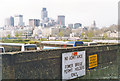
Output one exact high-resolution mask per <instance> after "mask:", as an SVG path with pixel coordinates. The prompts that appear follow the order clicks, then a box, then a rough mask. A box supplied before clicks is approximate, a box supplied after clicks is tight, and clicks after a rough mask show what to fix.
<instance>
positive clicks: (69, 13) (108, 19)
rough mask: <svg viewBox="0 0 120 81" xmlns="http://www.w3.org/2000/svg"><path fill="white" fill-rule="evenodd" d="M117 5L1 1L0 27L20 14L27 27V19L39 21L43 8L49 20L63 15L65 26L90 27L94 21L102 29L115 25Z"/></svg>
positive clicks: (92, 0) (75, 0)
mask: <svg viewBox="0 0 120 81" xmlns="http://www.w3.org/2000/svg"><path fill="white" fill-rule="evenodd" d="M7 3H8V4H7ZM22 3H23V4H22ZM93 4H94V5H93ZM71 5H73V6H71ZM117 5H118V0H109V1H108V0H106V1H103V0H101V1H100V0H99V1H95V0H90V1H88V0H84V1H83V0H71V1H68V0H66V1H62V0H52V1H49V0H41V1H39V0H36V1H33V0H31V1H28V0H26V1H22V0H19V1H16V0H10V2H9V0H1V1H0V6H1V7H0V8H1V15H0V21H1V22H0V26H3V25H4V20H5V18H6V17H9V16H14V15H15V14H22V15H23V16H24V18H23V21H24V22H25V24H26V25H28V23H29V19H41V10H42V8H44V7H45V8H46V9H47V11H48V17H50V18H53V19H56V20H57V16H58V15H65V17H66V18H65V19H66V20H65V22H66V26H67V24H71V23H82V24H83V25H84V26H90V25H91V24H92V22H93V21H94V20H95V21H96V25H97V26H98V27H104V26H109V25H112V24H117V20H118V19H117V14H118V13H117V12H118V11H117V10H118V9H117ZM3 6H4V7H3ZM7 12H8V13H7Z"/></svg>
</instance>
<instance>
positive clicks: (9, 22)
mask: <svg viewBox="0 0 120 81" xmlns="http://www.w3.org/2000/svg"><path fill="white" fill-rule="evenodd" d="M5 26H14V17H12V16H11V17H9V18H6V19H5Z"/></svg>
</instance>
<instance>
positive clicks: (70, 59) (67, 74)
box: [62, 51, 86, 79]
mask: <svg viewBox="0 0 120 81" xmlns="http://www.w3.org/2000/svg"><path fill="white" fill-rule="evenodd" d="M85 71H86V66H85V51H78V52H68V53H63V54H62V79H73V78H77V77H80V76H83V75H85Z"/></svg>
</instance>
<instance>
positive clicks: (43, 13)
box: [41, 8, 48, 20]
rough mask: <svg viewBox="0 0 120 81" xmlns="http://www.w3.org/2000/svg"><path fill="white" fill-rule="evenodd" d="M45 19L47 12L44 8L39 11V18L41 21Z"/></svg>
mask: <svg viewBox="0 0 120 81" xmlns="http://www.w3.org/2000/svg"><path fill="white" fill-rule="evenodd" d="M47 17H48V12H47V10H46V8H43V9H42V11H41V18H42V20H44V19H45V18H47Z"/></svg>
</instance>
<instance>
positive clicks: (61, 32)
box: [58, 30, 64, 38]
mask: <svg viewBox="0 0 120 81" xmlns="http://www.w3.org/2000/svg"><path fill="white" fill-rule="evenodd" d="M58 36H59V37H61V38H62V37H63V36H64V32H63V31H62V30H61V31H60V32H59V33H58Z"/></svg>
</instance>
